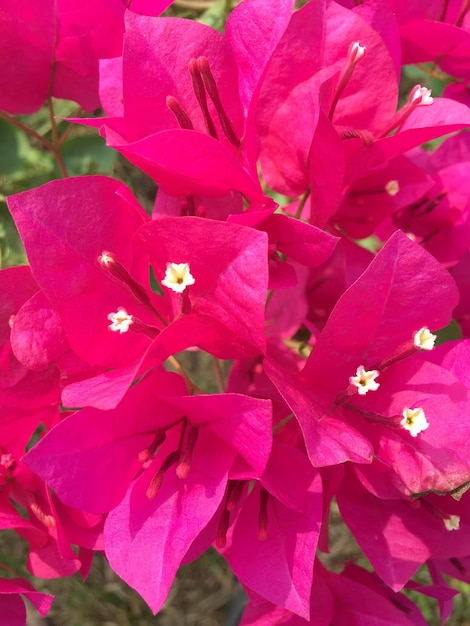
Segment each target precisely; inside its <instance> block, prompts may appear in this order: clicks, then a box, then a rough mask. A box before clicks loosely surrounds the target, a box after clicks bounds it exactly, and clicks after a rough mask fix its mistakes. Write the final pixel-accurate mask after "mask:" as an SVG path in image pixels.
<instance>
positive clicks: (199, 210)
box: [196, 204, 207, 217]
mask: <svg viewBox="0 0 470 626" xmlns="http://www.w3.org/2000/svg"><path fill="white" fill-rule="evenodd" d="M206 215H207V211H206V207H205V206H203V205H202V204H199V205H198V207H197V209H196V217H206Z"/></svg>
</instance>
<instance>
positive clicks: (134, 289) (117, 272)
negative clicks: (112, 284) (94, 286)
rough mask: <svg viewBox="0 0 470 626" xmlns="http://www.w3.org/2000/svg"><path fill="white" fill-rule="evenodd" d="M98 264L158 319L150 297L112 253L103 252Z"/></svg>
mask: <svg viewBox="0 0 470 626" xmlns="http://www.w3.org/2000/svg"><path fill="white" fill-rule="evenodd" d="M98 263H99V264H100V266H101V267H102V268H103V269H105V270H107V271H108V272H109V273H110V274H111V276H114V278H116V279H117V280H119V281H120V282H122V283H124V284H125V285H126V287H127V288H128V289H129V290H130V292H131V293H132V295H133V296H134V297H135V298H137V300H139V302H141V303H142V304H144V305H145V306H147V307H148V308H149V309H151V311H152V313H155V314H156V315H157V316H158V317H160V315H159V313H158V312H157V311H156V310H155V308H154V306H153V305H152V303H151V302H150V297H149V295H148V293H147V291H146V290H145V289H144V288H143V287H142V285H140V284H139V283H138V282H137V281H136V280H134V279H133V278H132V276H131V275H130V274H129V272H128V271H127V270H126V268H125V267H124V265H122V263H120V262H119V261H118V260H117V259H116V256H115V255H114V254H113V253H112V252H107V251H106V250H105V251H104V252H103V253H102V254H101V255H100V256H99V257H98Z"/></svg>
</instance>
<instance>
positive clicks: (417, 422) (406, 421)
mask: <svg viewBox="0 0 470 626" xmlns="http://www.w3.org/2000/svg"><path fill="white" fill-rule="evenodd" d="M402 415H403V419H402V420H401V422H400V424H401V425H402V426H403V428H404V429H405V430H408V431H409V433H410V435H411V436H412V437H417V436H418V435H419V433H420V432H422V431H423V430H426V428H429V422H428V420H427V419H426V415H425V414H424V411H423V409H421V408H419V407H418V408H416V409H409V408H408V407H406V408H405V409H403V413H402Z"/></svg>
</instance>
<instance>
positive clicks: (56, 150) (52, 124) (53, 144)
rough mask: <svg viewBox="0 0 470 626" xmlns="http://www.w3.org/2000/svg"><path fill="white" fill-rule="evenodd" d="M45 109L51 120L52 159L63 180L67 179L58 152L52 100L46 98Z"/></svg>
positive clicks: (65, 169) (58, 143) (66, 173)
mask: <svg viewBox="0 0 470 626" xmlns="http://www.w3.org/2000/svg"><path fill="white" fill-rule="evenodd" d="M47 107H48V109H49V118H50V120H51V131H52V152H53V153H54V157H55V159H56V161H57V165H58V166H59V170H60V173H61V174H62V176H63V177H64V178H67V176H68V175H69V174H68V172H67V168H66V167H65V163H64V159H63V158H62V154H61V152H60V146H61V141H60V137H59V133H58V130H57V124H56V121H55V117H54V105H53V104H52V98H48V100H47Z"/></svg>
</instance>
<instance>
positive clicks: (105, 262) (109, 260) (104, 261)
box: [98, 250, 116, 269]
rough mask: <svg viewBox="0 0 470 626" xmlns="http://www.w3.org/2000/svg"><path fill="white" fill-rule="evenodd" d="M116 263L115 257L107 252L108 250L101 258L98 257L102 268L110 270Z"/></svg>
mask: <svg viewBox="0 0 470 626" xmlns="http://www.w3.org/2000/svg"><path fill="white" fill-rule="evenodd" d="M115 262H116V259H115V257H114V255H113V254H111V252H107V251H106V250H105V251H104V252H102V253H101V254H100V256H99V257H98V263H99V264H100V265H101V267H104V268H106V269H108V268H109V266H110V265H112V264H113V263H115Z"/></svg>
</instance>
